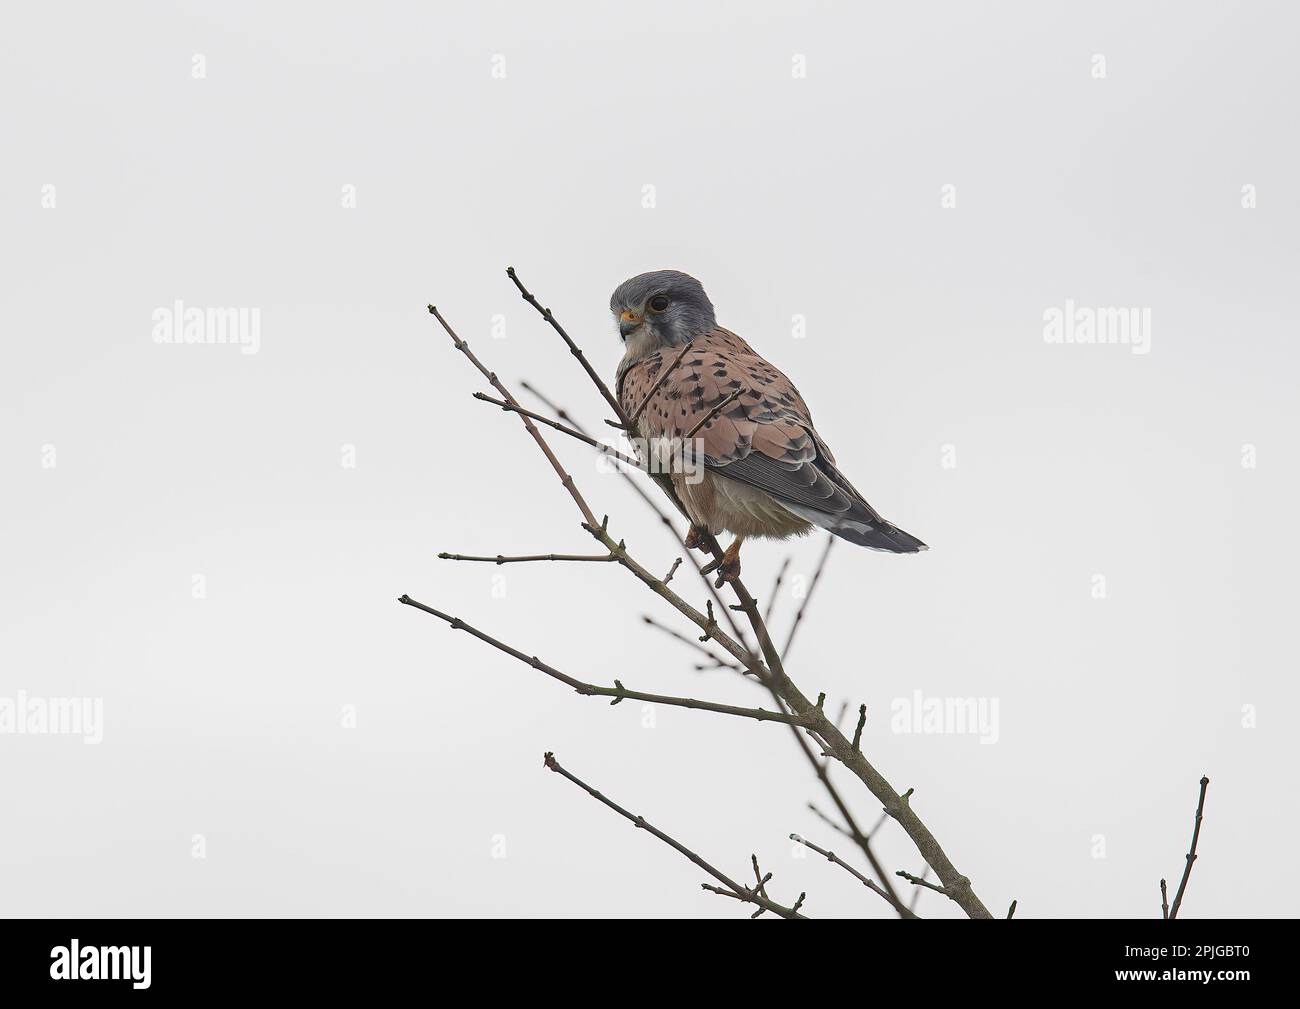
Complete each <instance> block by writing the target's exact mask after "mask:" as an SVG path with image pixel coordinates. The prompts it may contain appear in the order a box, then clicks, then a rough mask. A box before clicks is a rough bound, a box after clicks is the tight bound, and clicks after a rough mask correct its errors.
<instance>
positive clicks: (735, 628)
mask: <svg viewBox="0 0 1300 1009" xmlns="http://www.w3.org/2000/svg"><path fill="white" fill-rule="evenodd" d="M519 384H520V385H521V386H523V388H524V389H526V390H527V391H528V392H529V393H531V394H532V395H534V396H536V397H537V398H538V399H539V400H540V401H541V402H542V403H543V404H544V405H545V406H546V407H547V408H548V409H550V410H552V411H554V413H555V415H556V416H557V417H559V418H560V420H562V421H565V422H566V423H568V424H570V425H572V427H573V428H574V429H575V430H576V431H578V432H580V433H582V434H584V435H585V434H586V433H587V432H586V431H585V430H584V429H583V427H582V425H581V424H579V423H578V422H577V420H575V419H574V418H573V417H572V415H570V414H569V413H568V411H566V410H565V409H564V408H563V407H562V406H557V405H556V404H555V403H553V402H552V401H551V400H550V399H548V398H547V397H546V396H545V395H544V394H543V393H542V392H540V391H539V390H538V389H537V388H536V387H534V386H532V385H529V384H528V383H527V382H520V383H519ZM617 472H618V475H619V476H621V477H622V478H623V479H624V480H626V481H627V484H628V486H629V487H631V488H632V491H633V492H634V493H635V494H636V495H637V497H639V498H640V499H641V500H642V501H643V502H644V503H645V505H646V507H647V508H649V509H650V510H651V511H652V512H654V514H655V517H656V518H658V519H659V523H660V524H661V525H662V526H663V527H664V528H665V529H667V530H668V532H669V534H671V536H672V537H673V539H674V540H676V541H677V543H678V544H679V545H680V546H681V548H682V550H683V551H684V552H685V554H686V557H687V558H688V559H689V560H690V562H691V564H692V566H693V567H694V568H695V571H696V573H697V574H698V575H699V576H700V581H702V582H703V583H704V587H705V588H706V589H707V590H708V592H709V595H710V596H712V597H713V601H714V602H715V603H717V604H718V606H719V607H723V602H722V595H721V594H720V593H719V592H718V590H717V588H716V587H715V586H714V584H713V580H712V579H711V578H709V577H708V576H707V575H706V574H705V573H704V570H703V567H704V565H703V564H702V563H701V562H700V561H699V560H697V559H696V557H695V553H694V551H693V550H691V549H690V547H688V546H687V545H686V535H685V534H684V533H683V532H681V531H680V530H679V529H678V528H677V525H676V523H674V522H673V520H672V518H671V517H669V515H668V513H667V512H666V511H664V510H663V508H661V507H660V506H659V502H658V501H657V500H656V499H655V498H654V497H652V496H651V495H650V493H649V492H648V491H647V490H646V489H645V487H643V486H642V485H641V483H640V481H639V480H637V478H636V477H635V476H633V475H632V474H631V473H629V472H627V471H626V470H623V469H619V470H617ZM658 486H659V487H660V489H661V490H664V491H665V495H666V496H667V497H668V499H669V500H670V501H671V502H672V503H673V505H674V506H675V507H676V508H677V510H678V511H679V512H680V513H681V514H682V516H683V517H686V518H687V519H688V521H689V516H687V515H686V509H685V507H684V506H683V505H682V503H681V501H679V500H678V499H677V496H676V494H674V493H672V492H671V488H672V484H671V483H669V484H667V485H666V486H665V485H664V484H663V483H658ZM664 582H665V584H666V583H667V579H664ZM724 616H725V617H726V620H727V626H728V628H729V629H730V631H731V636H732V637H733V638H735V639H736V640H737V641H739V642H740V643H741V644H742V645H744V646H745V650H746V651H750V650H751V649H750V647H749V642H748V641H747V640H746V638H745V633H744V631H743V629H742V628H741V626H740V624H739V623H737V622H736V618H735V617H734V616H733V615H732V614H731V613H730V611H725V610H724Z"/></svg>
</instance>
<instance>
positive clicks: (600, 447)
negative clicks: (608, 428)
mask: <svg viewBox="0 0 1300 1009" xmlns="http://www.w3.org/2000/svg"><path fill="white" fill-rule="evenodd" d="M474 398H475V399H477V400H482V401H483V402H484V403H491V404H492V405H493V406H499V407H500V408H501V409H502V410H507V411H509V412H511V413H517V414H519V416H521V417H527V418H528V419H529V420H535V421H537V422H538V423H539V424H545V425H546V426H547V427H550V428H554V429H555V430H556V431H559V432H561V433H562V434H567V435H568V436H569V437H570V438H576V439H577V440H578V441H580V442H583V443H584V444H586V445H590V446H591V447H592V448H594V449H596V450H597V451H599V452H603V453H604V454H605V455H607V456H610V457H612V458H614V459H617V460H618V461H619V462H622V463H626V464H627V465H629V466H631V467H632V468H633V469H639V470H644V469H645V465H644V464H643V463H642V462H640V460H637V459H633V458H632V457H631V456H630V455H625V454H624V453H622V452H620V451H619V450H618V449H616V448H614V447H613V446H611V445H606V444H605V443H604V442H600V441H597V440H596V439H595V438H592V437H590V436H589V435H585V434H583V433H582V432H581V431H578V430H576V429H574V428H571V427H566V426H565V425H564V424H561V423H559V422H558V421H554V420H551V419H550V418H549V417H543V416H542V415H541V414H540V413H534V412H533V411H532V410H525V409H524V408H523V407H522V406H520V405H519V404H518V403H503V402H502V401H501V400H499V399H493V398H492V397H491V396H489V395H488V394H487V393H485V392H476V393H474Z"/></svg>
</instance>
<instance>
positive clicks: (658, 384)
mask: <svg viewBox="0 0 1300 1009" xmlns="http://www.w3.org/2000/svg"><path fill="white" fill-rule="evenodd" d="M692 342H693V341H687V343H686V346H685V347H683V348H682V349H681V353H679V354H678V355H677V356H676V357H675V358H673V360H672V363H671V364H669V365H668V367H667V368H664V369H663V370H662V371H661V372H659V377H658V378H656V379H655V383H654V385H652V386H650V391H649V392H647V393H646V394H645V399H643V400H641V402H640V403H639V404H637V408H636V409H635V410H633V411H632V414H631V416H630V417H628V423H629V424H635V423H636V422H637V420H638V419H639V418H640V416H641V414H642V413H644V412H645V408H646V407H647V406H649V405H650V400H652V399H653V398H654V395H655V393H657V392H658V391H659V390H660V389H662V388H663V387H664V383H665V382H667V381H668V379H669V378H670V377H672V374H673V372H675V371H676V370H677V366H678V365H679V364H681V363H682V358H684V357H685V356H686V355H687V354H689V353H690V350H691V343H692Z"/></svg>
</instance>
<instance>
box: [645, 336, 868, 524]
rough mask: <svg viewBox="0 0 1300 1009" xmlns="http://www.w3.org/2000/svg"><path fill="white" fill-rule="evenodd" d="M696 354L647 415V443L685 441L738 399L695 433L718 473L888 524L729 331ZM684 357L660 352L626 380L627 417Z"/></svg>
mask: <svg viewBox="0 0 1300 1009" xmlns="http://www.w3.org/2000/svg"><path fill="white" fill-rule="evenodd" d="M691 346H692V349H691V350H690V351H688V352H687V354H686V356H685V357H684V358H682V360H681V363H680V364H678V365H677V367H676V368H675V369H674V371H673V373H672V374H671V375H670V376H669V378H668V379H667V381H666V382H665V383H664V384H663V385H662V386H661V387H660V388H659V389H658V390H657V391H656V392H655V394H654V396H653V397H652V398H651V400H650V402H649V403H648V404H647V406H646V408H645V410H644V411H643V413H642V414H641V417H640V419H639V426H640V429H641V433H642V435H643V436H645V437H646V438H651V439H653V438H659V437H668V438H683V437H685V436H686V435H687V434H688V433H690V431H691V430H692V429H693V428H695V426H696V425H697V424H699V423H700V421H702V420H704V418H706V417H708V416H709V414H710V412H711V411H713V410H714V409H715V408H716V407H717V406H718V405H719V404H720V403H722V402H724V401H725V400H726V399H727V397H729V396H732V395H733V394H735V393H737V392H739V393H740V395H739V396H737V398H736V399H735V400H734V402H731V403H729V404H728V405H727V406H725V407H724V408H723V409H722V411H721V412H720V413H718V414H717V415H716V416H714V417H712V418H711V419H709V420H708V421H706V422H705V424H704V426H703V427H702V428H701V429H700V430H699V431H698V432H697V434H696V437H697V438H699V439H701V441H702V444H703V449H704V462H705V465H706V466H708V468H709V469H710V470H712V471H713V472H715V473H718V474H720V475H722V476H726V477H729V478H731V479H733V480H738V481H740V482H741V483H745V484H749V485H750V486H752V487H756V488H758V489H759V490H762V491H765V492H767V493H768V494H770V495H772V496H773V497H774V498H776V499H777V500H779V501H783V502H787V503H789V504H793V505H796V506H799V507H802V508H806V509H811V510H814V511H817V512H822V513H826V514H827V515H830V516H838V515H845V516H848V515H852V516H853V517H854V518H856V519H859V520H861V521H879V520H880V516H879V515H877V514H876V512H875V511H874V510H873V509H872V508H871V506H870V505H868V504H867V503H866V501H864V500H863V499H862V497H861V495H860V494H858V493H857V491H856V490H854V489H853V486H852V485H851V484H850V483H849V482H848V480H847V479H845V478H844V476H843V475H842V474H841V473H840V472H839V470H838V469H836V467H835V460H834V458H833V457H832V456H831V454H830V451H829V450H828V449H827V448H826V445H825V444H824V443H823V442H822V440H821V439H820V438H819V437H818V435H817V433H816V431H815V430H814V429H813V424H812V417H811V416H810V414H809V411H808V405H807V404H806V403H805V402H804V400H803V397H802V396H800V395H799V390H798V389H796V388H795V387H794V383H792V382H791V381H790V380H789V379H788V378H786V376H785V375H784V374H782V373H781V372H780V371H779V370H778V369H777V368H775V367H774V366H773V365H771V364H769V363H768V362H767V361H765V360H764V359H763V358H761V357H759V356H758V354H756V353H755V352H754V351H753V349H752V348H750V346H749V345H748V344H747V343H746V342H745V341H744V340H742V339H741V338H740V337H738V336H736V334H734V333H731V332H729V331H728V330H725V329H721V328H718V329H714V330H712V331H711V332H709V333H706V334H705V335H703V336H700V337H697V338H696V339H695V341H694V342H693V343H692V345H691ZM678 353H679V352H678V350H677V349H675V348H665V349H662V350H659V351H656V352H655V353H653V354H650V355H648V356H646V357H645V358H643V359H641V360H640V361H637V362H636V363H635V364H633V365H632V366H631V367H629V368H628V369H627V370H626V371H625V372H624V374H623V376H622V381H621V383H620V390H619V391H620V394H621V398H622V403H623V407H624V409H626V410H627V411H628V412H629V413H631V412H632V411H634V410H635V409H636V408H637V407H638V406H639V405H640V404H641V402H642V400H644V399H645V396H646V394H647V393H648V392H649V391H650V390H651V389H652V388H653V387H654V384H655V382H656V380H657V379H658V377H659V373H660V371H661V369H663V368H666V367H669V366H670V365H671V364H672V362H673V361H674V360H675V359H676V358H677V355H678Z"/></svg>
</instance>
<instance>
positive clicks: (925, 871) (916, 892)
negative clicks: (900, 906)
mask: <svg viewBox="0 0 1300 1009" xmlns="http://www.w3.org/2000/svg"><path fill="white" fill-rule="evenodd" d="M921 878H922V879H929V878H930V867H929V866H928V865H927V866H924V867H923V868H922V869H921ZM923 892H924V891H923V890H922V889H921V887H919V886H918V887H915V888H913V890H912V899H911V900H909V901H908V902H907V906H908V907H909V908H911V909H912V910H913V911H915V910H916V905H917V904H919V903H920V902H921V894H922V893H923Z"/></svg>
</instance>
